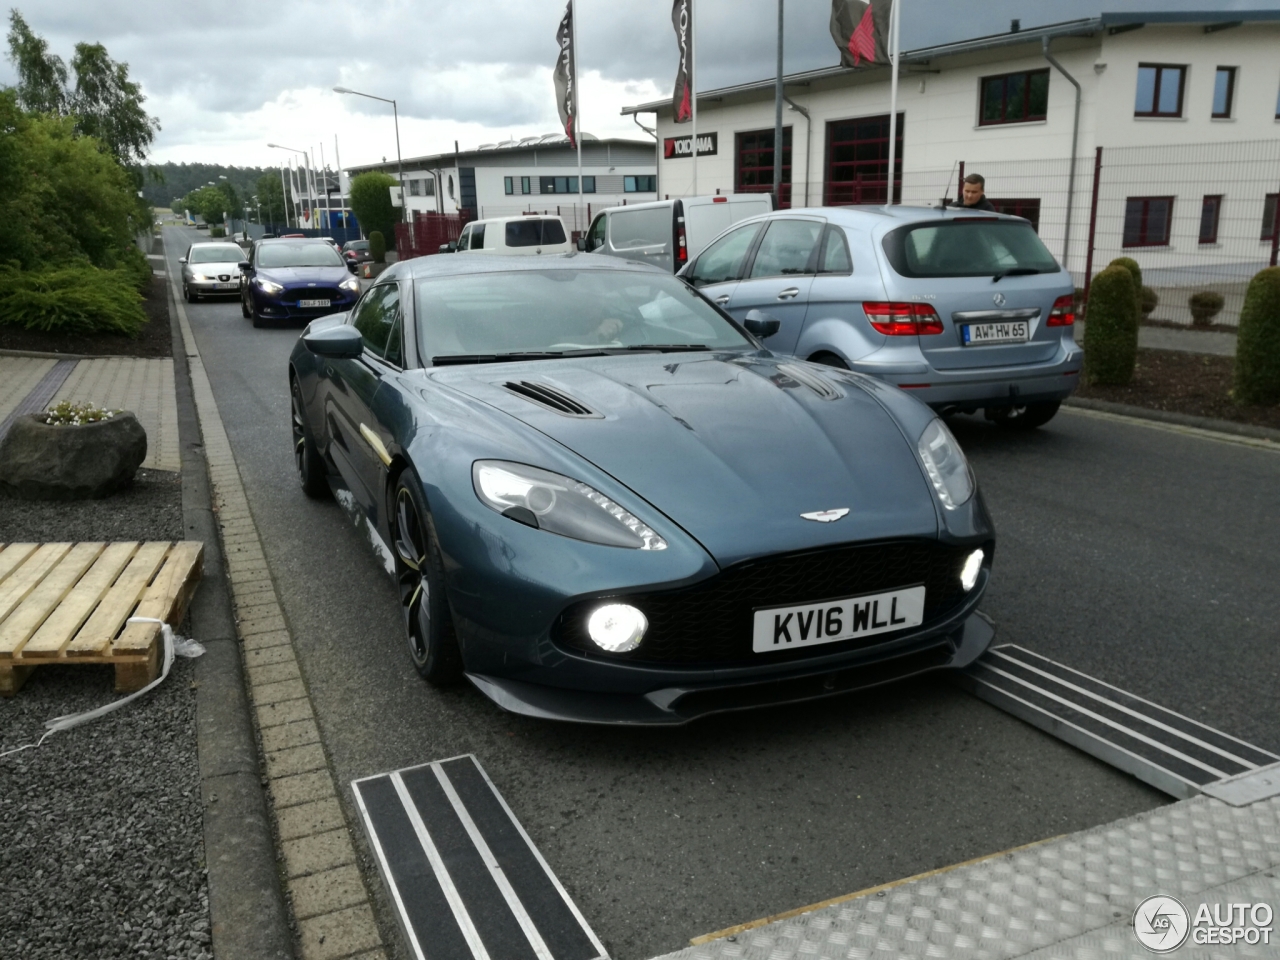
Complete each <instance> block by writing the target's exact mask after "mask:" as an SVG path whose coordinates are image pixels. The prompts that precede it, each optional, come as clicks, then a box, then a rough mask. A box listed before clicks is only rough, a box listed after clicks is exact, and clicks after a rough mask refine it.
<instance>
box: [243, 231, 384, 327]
mask: <svg viewBox="0 0 1280 960" xmlns="http://www.w3.org/2000/svg"><path fill="white" fill-rule="evenodd" d="M240 269H241V271H242V272H243V274H244V282H243V283H242V284H241V286H240V290H241V293H240V310H241V312H242V313H243V314H244V315H245V317H246V318H248V319H252V320H253V325H254V326H255V327H260V326H262V324H263V323H264V322H265V321H269V320H303V321H309V320H313V319H315V318H316V317H322V316H324V315H325V314H329V313H338V312H340V311H343V310H349V309H350V308H351V307H352V305H354V304H355V302H356V300H357V299H358V298H359V296H360V282H359V281H358V280H357V279H356V278H355V277H353V276H351V273H350V268H349V267H348V266H347V265H346V264H344V263H343V261H342V257H341V256H340V255H339V254H338V252H337V251H336V250H335V249H334V248H333V245H332V244H331V243H329V242H328V241H327V240H311V239H287V240H286V239H278V240H274V239H273V240H259V241H258V242H257V243H255V244H254V245H253V250H252V251H251V252H250V254H249V259H248V260H247V261H245V262H244V263H242V264H241V265H240Z"/></svg>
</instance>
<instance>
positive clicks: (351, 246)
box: [342, 240, 369, 250]
mask: <svg viewBox="0 0 1280 960" xmlns="http://www.w3.org/2000/svg"><path fill="white" fill-rule="evenodd" d="M342 249H344V250H368V249H369V241H368V240H348V241H347V243H346V245H345V246H344V247H343V248H342Z"/></svg>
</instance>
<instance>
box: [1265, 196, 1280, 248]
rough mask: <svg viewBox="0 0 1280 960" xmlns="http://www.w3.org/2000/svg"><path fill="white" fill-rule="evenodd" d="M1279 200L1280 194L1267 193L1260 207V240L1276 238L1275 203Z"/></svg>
mask: <svg viewBox="0 0 1280 960" xmlns="http://www.w3.org/2000/svg"><path fill="white" fill-rule="evenodd" d="M1277 198H1280V193H1268V194H1267V199H1266V202H1265V203H1263V205H1262V239H1263V240H1274V239H1275V236H1276V228H1277V224H1276V220H1277V217H1276V202H1277Z"/></svg>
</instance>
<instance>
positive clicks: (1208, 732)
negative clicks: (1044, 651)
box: [956, 644, 1280, 955]
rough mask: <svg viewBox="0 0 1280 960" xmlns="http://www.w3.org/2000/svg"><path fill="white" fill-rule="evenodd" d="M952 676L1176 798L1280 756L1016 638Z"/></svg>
mask: <svg viewBox="0 0 1280 960" xmlns="http://www.w3.org/2000/svg"><path fill="white" fill-rule="evenodd" d="M956 680H957V682H958V683H959V684H960V685H961V686H963V687H964V688H965V689H967V690H969V691H970V692H972V693H973V694H975V695H976V696H978V697H980V698H981V699H983V700H986V701H987V702H988V703H991V704H993V705H995V706H997V707H999V708H1000V709H1002V710H1004V711H1006V712H1008V713H1011V714H1013V715H1014V716H1015V717H1018V718H1019V719H1021V720H1025V721H1026V722H1027V723H1030V724H1032V725H1033V726H1036V727H1039V728H1040V729H1041V730H1044V731H1045V732H1046V733H1050V734H1052V735H1053V736H1055V737H1057V738H1059V739H1060V740H1065V741H1066V742H1067V743H1070V744H1071V745H1072V746H1074V747H1077V748H1078V749H1080V750H1083V751H1084V752H1085V753H1088V754H1090V755H1092V756H1095V757H1097V758H1098V759H1099V760H1102V761H1103V762H1105V763H1109V764H1111V765H1112V766H1114V767H1117V768H1118V769H1120V770H1123V771H1125V772H1126V773H1129V774H1131V775H1133V776H1135V777H1137V778H1138V779H1139V780H1141V781H1143V782H1144V783H1148V784H1150V785H1151V786H1153V787H1155V788H1156V789H1157V790H1161V791H1163V792H1165V793H1167V794H1169V795H1170V796H1173V797H1177V798H1179V799H1186V798H1189V797H1194V796H1196V795H1197V794H1199V793H1201V792H1202V791H1203V790H1204V789H1205V787H1206V786H1208V785H1209V784H1212V783H1215V782H1217V781H1221V780H1226V779H1228V778H1233V777H1237V776H1239V775H1241V774H1247V773H1249V772H1250V771H1253V770H1257V769H1259V768H1261V767H1265V766H1267V765H1269V764H1273V763H1276V762H1277V761H1280V757H1278V756H1276V755H1275V754H1273V753H1269V752H1268V751H1266V750H1262V749H1260V748H1258V747H1255V746H1253V745H1251V744H1248V743H1245V742H1244V741H1243V740H1239V739H1237V738H1236V737H1232V736H1229V735H1227V734H1225V733H1222V732H1221V731H1219V730H1215V729H1213V728H1212V727H1209V726H1206V725H1205V724H1203V723H1199V722H1197V721H1195V720H1192V719H1191V718H1190V717H1184V716H1183V715H1182V714H1180V713H1174V712H1173V711H1172V710H1166V709H1165V708H1164V707H1161V706H1159V705H1158V704H1154V703H1152V702H1150V701H1149V700H1143V699H1142V698H1141V697H1136V696H1134V695H1133V694H1131V693H1127V692H1125V691H1124V690H1121V689H1120V688H1118V687H1113V686H1111V685H1110V684H1107V683H1103V682H1102V681H1101V680H1096V679H1094V678H1093V677H1091V676H1089V675H1088V674H1084V673H1081V672H1080V671H1078V670H1073V669H1071V668H1070V667H1067V666H1064V665H1063V664H1060V663H1057V662H1055V661H1053V660H1050V659H1049V658H1048V657H1042V656H1040V655H1039V654H1037V653H1032V652H1031V651H1030V650H1025V649H1023V648H1022V647H1019V646H1016V645H1014V644H1005V645H1003V646H999V647H994V648H992V649H991V650H989V651H988V652H987V653H986V654H984V655H983V656H982V657H981V658H979V659H978V660H977V661H976V662H975V663H974V664H973V665H972V666H970V667H968V668H966V669H965V670H963V671H961V672H960V673H958V674H957V675H956ZM1277 955H1280V952H1278V954H1277Z"/></svg>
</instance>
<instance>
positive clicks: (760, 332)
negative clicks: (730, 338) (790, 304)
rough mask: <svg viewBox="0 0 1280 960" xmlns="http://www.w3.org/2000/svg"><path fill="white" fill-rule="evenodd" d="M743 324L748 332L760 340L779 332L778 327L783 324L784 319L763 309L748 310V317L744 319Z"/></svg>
mask: <svg viewBox="0 0 1280 960" xmlns="http://www.w3.org/2000/svg"><path fill="white" fill-rule="evenodd" d="M742 326H743V327H744V328H745V329H746V331H747V333H749V334H751V335H752V336H753V337H756V338H758V339H760V340H766V339H768V338H769V337H772V336H773V335H774V334H775V333H777V332H778V328H779V327H781V326H782V321H781V320H779V319H778V318H777V317H771V316H769V314H767V313H765V312H764V311H763V310H751V311H748V313H747V316H746V319H745V320H743V321H742Z"/></svg>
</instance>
